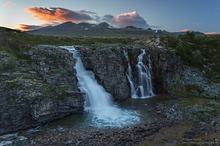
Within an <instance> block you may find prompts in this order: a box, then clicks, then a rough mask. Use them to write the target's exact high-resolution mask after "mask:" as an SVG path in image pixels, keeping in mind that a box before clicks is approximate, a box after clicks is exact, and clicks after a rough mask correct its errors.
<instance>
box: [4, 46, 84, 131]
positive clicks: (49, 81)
mask: <svg viewBox="0 0 220 146" xmlns="http://www.w3.org/2000/svg"><path fill="white" fill-rule="evenodd" d="M0 56H1V57H0V62H5V63H7V61H10V62H13V63H14V68H13V69H9V70H7V71H3V72H0V83H1V84H0V104H1V106H0V134H3V133H8V132H11V131H16V130H19V129H24V128H28V127H32V126H36V125H39V124H41V123H44V122H48V121H51V120H54V119H58V118H61V117H63V116H66V115H68V114H71V113H75V112H81V111H83V104H84V98H83V97H82V93H79V91H78V88H77V83H76V77H75V76H76V72H75V70H74V69H73V66H74V64H75V60H73V59H72V56H71V54H70V53H69V52H68V51H66V50H63V49H60V48H58V47H54V46H53V47H52V46H37V47H34V48H32V49H30V50H29V51H28V52H25V59H20V58H19V59H18V58H16V57H15V58H14V57H13V58H11V57H10V56H7V54H3V53H0ZM2 56H3V57H2ZM9 58H10V59H9Z"/></svg>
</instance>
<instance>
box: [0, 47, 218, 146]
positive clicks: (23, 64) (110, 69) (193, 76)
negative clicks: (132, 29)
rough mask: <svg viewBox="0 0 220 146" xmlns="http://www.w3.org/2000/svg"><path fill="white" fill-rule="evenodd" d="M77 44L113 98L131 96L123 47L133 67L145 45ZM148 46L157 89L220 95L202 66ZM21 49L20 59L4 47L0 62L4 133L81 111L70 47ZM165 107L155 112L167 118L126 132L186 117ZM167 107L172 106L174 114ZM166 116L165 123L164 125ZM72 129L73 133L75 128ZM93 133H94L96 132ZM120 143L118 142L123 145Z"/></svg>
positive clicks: (0, 115) (87, 65)
mask: <svg viewBox="0 0 220 146" xmlns="http://www.w3.org/2000/svg"><path fill="white" fill-rule="evenodd" d="M75 48H76V50H77V51H78V52H79V54H80V56H81V58H82V61H83V64H84V66H85V68H86V69H87V70H91V71H92V72H93V73H94V74H95V78H96V79H97V81H98V83H99V84H101V85H102V86H103V87H104V88H105V90H106V91H107V92H109V93H111V95H112V97H113V98H114V99H115V101H124V100H126V99H129V98H130V97H131V93H130V86H129V82H128V80H127V77H126V74H125V72H126V70H127V68H128V62H127V60H126V58H125V56H124V53H123V51H127V52H128V55H129V58H130V61H131V62H130V63H131V67H132V68H135V67H136V64H137V56H138V55H139V54H140V52H141V49H143V48H142V47H139V46H107V47H86V46H76V47H75ZM145 50H146V52H147V54H149V55H150V59H151V62H152V79H153V88H154V92H155V93H156V94H162V95H169V97H172V98H177V99H178V97H181V96H182V94H183V93H185V92H187V93H188V91H189V93H190V95H193V96H194V95H202V96H204V97H211V98H220V91H219V90H220V88H219V85H218V84H215V83H211V82H209V81H208V79H206V78H205V77H204V76H203V75H202V73H201V72H199V71H198V70H196V69H192V68H189V67H186V66H184V65H183V64H182V62H181V59H180V57H178V56H177V55H176V54H175V52H173V51H172V50H167V49H166V48H159V47H158V48H157V47H155V46H154V47H149V48H145ZM22 54H23V56H22V58H17V57H15V56H11V55H10V54H7V53H6V52H0V62H2V63H1V66H0V68H3V69H4V70H3V71H1V72H0V76H1V78H0V81H1V84H0V103H1V107H0V135H1V134H5V133H10V132H13V131H17V130H21V129H26V128H30V127H35V126H38V125H41V124H42V123H47V122H50V121H53V120H56V119H60V118H62V117H64V116H67V115H70V114H74V113H81V112H83V106H84V97H83V96H84V94H83V93H81V92H80V90H79V89H78V87H77V78H76V71H75V69H74V68H73V66H74V65H75V63H76V60H75V59H73V58H72V56H71V54H70V53H69V52H68V51H67V50H65V49H62V48H60V47H58V46H48V45H39V46H35V47H32V48H31V49H29V50H27V51H24V52H22ZM143 62H144V63H145V64H148V63H149V62H148V58H147V55H145V56H144V57H143ZM134 70H135V69H134ZM132 74H133V76H134V78H136V76H137V72H135V71H134V72H132ZM135 80H137V79H135ZM162 107H163V106H157V110H156V111H157V112H158V114H159V115H161V117H165V118H163V120H162V119H161V121H164V122H162V123H161V122H159V123H156V124H155V123H153V124H152V125H144V126H142V129H140V128H139V127H136V128H133V129H132V128H131V129H129V130H128V129H125V130H124V132H125V133H126V132H127V131H129V132H130V133H131V134H132V132H131V131H136V133H138V132H140V131H141V130H142V131H144V132H145V136H146V135H150V134H152V133H154V132H156V131H158V130H159V129H160V128H162V127H164V126H167V125H169V124H173V123H175V122H179V121H180V120H181V119H182V118H181V116H183V115H182V114H181V112H178V109H177V108H176V107H175V108H173V107H172V108H163V109H161V108H162ZM168 109H170V111H172V112H171V113H170V115H169V110H168ZM173 109H174V110H173ZM167 110H168V111H167ZM164 111H167V112H164ZM172 115H173V116H172ZM167 119H168V122H167ZM165 121H166V122H167V124H165V125H164V123H165ZM174 121H175V122H174ZM158 125H159V126H158ZM149 126H150V127H151V128H150V127H149ZM143 127H144V128H143ZM149 129H153V130H149ZM67 131H68V130H67ZM70 131H71V130H70ZM137 131H138V132H137ZM146 131H149V133H146ZM71 132H73V133H74V131H71ZM151 132H152V133H151ZM92 133H95V132H94V131H92ZM97 133H98V134H97ZM119 133H120V132H119ZM142 134H143V135H142ZM142 134H140V137H139V141H135V142H131V145H133V144H137V143H138V142H140V141H141V140H143V139H144V133H142ZM88 135H89V134H88ZM93 135H95V137H96V136H97V135H103V139H105V138H106V137H109V136H110V137H111V138H112V139H116V137H115V136H114V135H117V132H116V133H111V134H109V135H108V134H103V133H100V132H96V134H93ZM122 135H123V134H122ZM67 137H68V135H67ZM98 137H99V136H98ZM86 138H87V139H86V140H87V141H84V143H81V145H83V144H88V143H89V137H86ZM97 139H99V138H97ZM121 139H123V136H122V138H121ZM127 139H132V138H127ZM133 139H134V136H133ZM135 139H138V138H137V137H136V138H135ZM125 140H126V139H125ZM78 142H79V141H78ZM120 142H121V140H120ZM120 142H119V143H118V144H122V145H124V144H125V143H120ZM76 143H77V141H76ZM71 144H73V145H74V144H75V143H74V142H72V143H71ZM100 144H103V143H100ZM104 144H106V143H104ZM33 145H34V144H33ZM79 145H80V143H79Z"/></svg>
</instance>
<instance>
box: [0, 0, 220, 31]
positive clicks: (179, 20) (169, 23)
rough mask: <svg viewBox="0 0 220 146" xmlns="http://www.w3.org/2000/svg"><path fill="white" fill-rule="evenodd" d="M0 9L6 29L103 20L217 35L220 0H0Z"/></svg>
mask: <svg viewBox="0 0 220 146" xmlns="http://www.w3.org/2000/svg"><path fill="white" fill-rule="evenodd" d="M51 7H53V9H51ZM0 10H1V13H0V26H4V27H9V28H18V27H19V24H22V25H23V26H26V27H28V26H35V27H37V26H39V25H40V26H46V25H51V24H52V25H55V24H59V23H63V22H64V21H73V22H75V23H79V22H93V23H99V22H101V21H103V20H106V21H107V22H108V23H110V24H111V25H114V26H116V27H124V26H125V25H135V26H137V27H145V28H147V27H151V28H153V29H164V30H167V31H180V30H182V29H190V30H195V31H201V32H218V33H219V32H220V17H219V14H220V0H136V1H135V0H108V1H104V0H0ZM81 10H84V11H81ZM45 13H55V14H56V15H57V14H58V15H59V16H55V15H53V16H52V15H51V16H49V15H47V16H46V15H45ZM66 13H68V16H67V15H66ZM44 16H45V18H44ZM46 17H47V18H46ZM75 17H76V18H75ZM56 19H57V20H56ZM20 26H21V25H20ZM31 28H32V27H31ZM33 28H34V27H33Z"/></svg>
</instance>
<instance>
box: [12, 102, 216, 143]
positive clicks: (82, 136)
mask: <svg viewBox="0 0 220 146" xmlns="http://www.w3.org/2000/svg"><path fill="white" fill-rule="evenodd" d="M159 100H160V99H159ZM219 105H220V101H219V100H213V99H212V100H210V99H203V98H194V99H193V100H192V99H189V98H177V99H171V98H167V99H166V100H161V101H160V102H158V100H157V101H156V102H154V103H152V102H150V103H149V104H148V107H146V108H149V109H150V110H146V112H153V113H155V114H156V116H155V118H154V120H152V121H151V122H145V123H142V124H137V125H133V126H129V127H124V128H120V129H104V130H103V129H97V128H94V127H68V128H67V127H65V126H63V125H59V124H57V125H56V126H53V128H52V127H50V126H46V127H41V128H39V129H35V130H36V131H35V132H33V131H31V130H25V131H22V132H19V133H18V134H17V138H14V139H11V143H15V142H17V141H18V139H21V138H22V140H23V143H24V144H25V143H26V145H30V146H44V145H73V146H75V145H79V146H84V145H88V146H96V145H106V146H109V145H128V146H133V145H140V146H142V145H143V146H145V145H158V146H160V145H161V146H162V145H184V144H188V145H190V144H197V145H201V144H206V145H213V146H215V145H218V144H219V142H220V139H219V136H220V123H219V120H220V112H219V108H220V106H219ZM143 110H144V109H143ZM38 130H39V131H38ZM9 141H10V140H9ZM14 141H15V142H14Z"/></svg>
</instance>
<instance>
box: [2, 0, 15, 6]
mask: <svg viewBox="0 0 220 146" xmlns="http://www.w3.org/2000/svg"><path fill="white" fill-rule="evenodd" d="M14 5H15V3H14V2H12V1H6V2H5V3H3V6H14Z"/></svg>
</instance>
